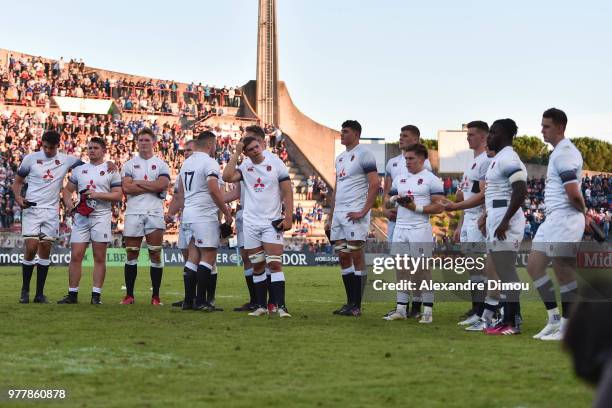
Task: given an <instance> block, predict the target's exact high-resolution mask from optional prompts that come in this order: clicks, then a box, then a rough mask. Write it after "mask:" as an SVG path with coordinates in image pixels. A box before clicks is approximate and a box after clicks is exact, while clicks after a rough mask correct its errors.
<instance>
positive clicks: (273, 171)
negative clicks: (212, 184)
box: [223, 136, 293, 317]
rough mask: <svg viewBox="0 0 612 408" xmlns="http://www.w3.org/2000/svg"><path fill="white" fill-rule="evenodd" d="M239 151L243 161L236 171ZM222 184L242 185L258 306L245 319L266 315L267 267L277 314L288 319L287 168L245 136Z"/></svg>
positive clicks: (290, 196) (289, 197)
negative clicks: (284, 266)
mask: <svg viewBox="0 0 612 408" xmlns="http://www.w3.org/2000/svg"><path fill="white" fill-rule="evenodd" d="M243 151H244V153H245V155H246V156H247V157H246V159H244V160H243V162H242V163H241V164H240V166H239V167H237V166H236V164H237V162H238V158H239V157H240V154H242V152H243ZM223 180H224V181H226V182H228V183H237V182H239V181H243V183H242V186H243V188H244V190H245V191H244V203H243V204H244V209H243V222H244V225H243V228H244V249H245V251H246V252H247V254H248V256H249V259H250V261H251V263H252V265H253V286H254V287H255V296H256V299H257V306H258V307H257V309H255V310H254V311H252V312H251V313H249V315H250V316H262V315H268V314H269V311H268V309H267V308H266V295H267V292H268V280H267V277H266V273H265V266H266V264H267V266H268V268H269V269H270V272H271V278H270V281H271V283H270V289H271V291H272V293H273V294H274V300H275V302H276V304H277V305H278V308H277V311H278V314H279V316H280V317H291V315H290V314H289V313H288V311H287V306H286V304H285V274H284V273H283V271H282V260H283V258H282V255H283V233H284V231H289V230H290V229H291V224H292V220H291V214H293V192H292V190H291V180H290V179H289V172H288V170H287V167H285V164H284V163H283V162H282V161H281V160H280V159H279V158H278V157H276V156H274V155H264V153H263V148H262V145H261V143H260V141H259V140H258V139H257V138H255V137H252V136H248V137H245V138H244V139H243V140H242V141H241V142H239V143H238V144H237V145H236V151H235V152H234V154H233V155H232V157H231V158H230V161H229V162H228V164H227V166H226V167H225V169H224V170H223ZM283 204H284V211H285V214H284V217H283V214H282V211H283V208H282V207H283Z"/></svg>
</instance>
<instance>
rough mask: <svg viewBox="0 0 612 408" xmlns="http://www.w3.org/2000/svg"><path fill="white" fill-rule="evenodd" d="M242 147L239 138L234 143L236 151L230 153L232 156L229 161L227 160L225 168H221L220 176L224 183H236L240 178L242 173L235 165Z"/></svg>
mask: <svg viewBox="0 0 612 408" xmlns="http://www.w3.org/2000/svg"><path fill="white" fill-rule="evenodd" d="M242 148H243V144H242V140H241V141H239V142H238V143H237V144H236V151H234V154H232V157H230V160H229V162H227V164H226V165H225V168H224V169H223V177H222V178H223V181H225V182H226V183H237V182H239V181H240V180H241V179H242V174H241V173H240V170H238V168H237V167H236V166H237V165H238V159H239V158H240V155H241V154H242Z"/></svg>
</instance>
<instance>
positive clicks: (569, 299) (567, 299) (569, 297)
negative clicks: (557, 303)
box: [561, 287, 578, 319]
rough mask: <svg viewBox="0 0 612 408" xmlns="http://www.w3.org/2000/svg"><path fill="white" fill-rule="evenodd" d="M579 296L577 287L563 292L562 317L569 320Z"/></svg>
mask: <svg viewBox="0 0 612 408" xmlns="http://www.w3.org/2000/svg"><path fill="white" fill-rule="evenodd" d="M577 295H578V288H577V287H575V288H573V289H570V290H567V291H564V292H561V317H564V318H566V319H569V317H570V314H571V312H572V307H573V305H574V302H575V301H576V296H577Z"/></svg>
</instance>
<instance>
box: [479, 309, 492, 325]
mask: <svg viewBox="0 0 612 408" xmlns="http://www.w3.org/2000/svg"><path fill="white" fill-rule="evenodd" d="M481 319H482V320H483V321H485V322H487V323H491V320H492V319H493V311H492V310H489V309H486V308H485V310H484V311H483V312H482V317H481Z"/></svg>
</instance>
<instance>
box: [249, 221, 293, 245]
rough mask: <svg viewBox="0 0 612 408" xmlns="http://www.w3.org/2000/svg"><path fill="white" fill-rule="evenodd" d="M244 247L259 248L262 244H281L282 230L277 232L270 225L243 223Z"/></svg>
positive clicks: (282, 241)
mask: <svg viewBox="0 0 612 408" xmlns="http://www.w3.org/2000/svg"><path fill="white" fill-rule="evenodd" d="M243 231H244V249H253V248H259V247H260V246H262V244H264V243H266V244H279V245H283V243H284V239H283V232H279V231H277V230H276V229H274V227H273V226H272V225H271V224H270V225H245V226H244V229H243Z"/></svg>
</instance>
